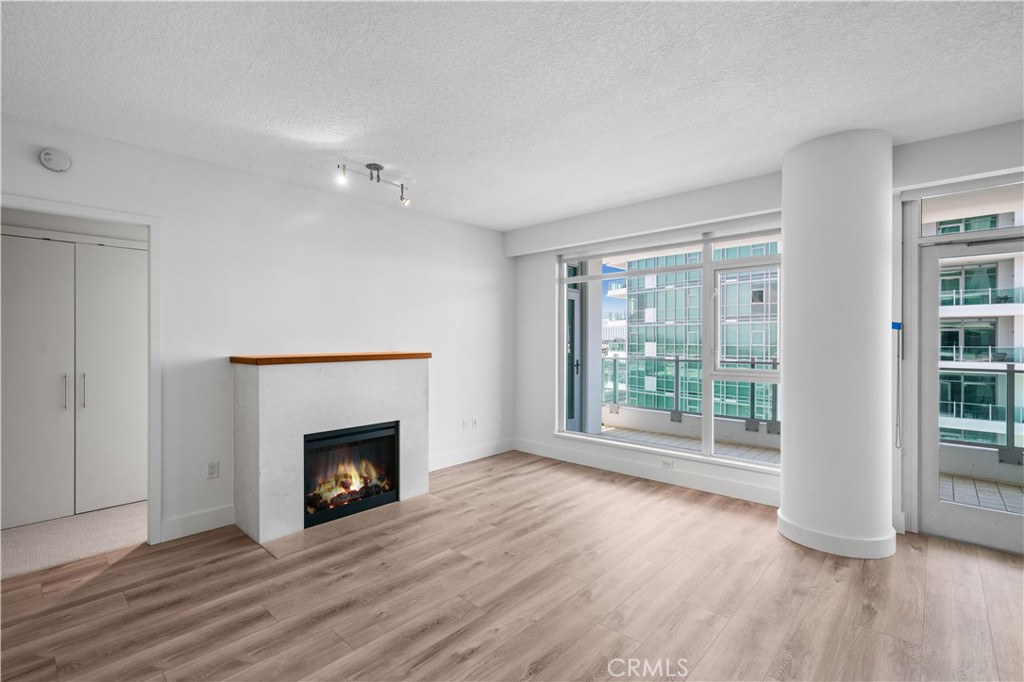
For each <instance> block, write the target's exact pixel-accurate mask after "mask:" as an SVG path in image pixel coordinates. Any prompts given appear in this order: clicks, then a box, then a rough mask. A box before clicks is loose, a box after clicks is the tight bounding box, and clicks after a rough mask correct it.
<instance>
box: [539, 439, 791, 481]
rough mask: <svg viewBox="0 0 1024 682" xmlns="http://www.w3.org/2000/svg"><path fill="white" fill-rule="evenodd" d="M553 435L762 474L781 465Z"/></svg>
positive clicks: (772, 470)
mask: <svg viewBox="0 0 1024 682" xmlns="http://www.w3.org/2000/svg"><path fill="white" fill-rule="evenodd" d="M554 435H555V437H556V438H565V439H567V440H573V441H577V442H583V443H594V444H596V445H604V446H607V447H615V448H619V449H622V450H633V451H634V452H644V453H647V454H650V455H658V456H659V457H672V458H673V459H679V460H684V461H690V462H700V463H701V464H712V465H716V466H722V467H727V468H730V469H740V470H742V471H754V472H757V473H762V474H773V475H775V476H779V475H780V474H781V471H782V469H781V467H776V466H768V465H764V464H758V463H756V462H747V461H743V460H738V459H730V458H727V457H708V456H706V455H701V454H697V453H693V454H691V453H687V452H683V451H681V450H676V449H674V448H660V447H657V446H656V445H643V444H640V443H629V442H626V441H622V440H618V439H615V438H606V437H604V436H599V435H595V434H592V433H575V432H571V431H555V432H554Z"/></svg>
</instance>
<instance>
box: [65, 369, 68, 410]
mask: <svg viewBox="0 0 1024 682" xmlns="http://www.w3.org/2000/svg"><path fill="white" fill-rule="evenodd" d="M64 411H65V412H67V411H68V375H67V372H65V373H64Z"/></svg>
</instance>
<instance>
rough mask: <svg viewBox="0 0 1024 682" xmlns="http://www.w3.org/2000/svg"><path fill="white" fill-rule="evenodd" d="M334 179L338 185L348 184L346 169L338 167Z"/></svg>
mask: <svg viewBox="0 0 1024 682" xmlns="http://www.w3.org/2000/svg"><path fill="white" fill-rule="evenodd" d="M334 179H335V180H336V181H337V182H338V184H339V185H347V184H348V168H346V167H345V165H344V164H342V165H340V166H338V174H337V175H335V176H334Z"/></svg>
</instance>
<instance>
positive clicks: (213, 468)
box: [206, 462, 220, 478]
mask: <svg viewBox="0 0 1024 682" xmlns="http://www.w3.org/2000/svg"><path fill="white" fill-rule="evenodd" d="M218 476H220V462H210V463H209V464H207V465H206V478H217V477H218Z"/></svg>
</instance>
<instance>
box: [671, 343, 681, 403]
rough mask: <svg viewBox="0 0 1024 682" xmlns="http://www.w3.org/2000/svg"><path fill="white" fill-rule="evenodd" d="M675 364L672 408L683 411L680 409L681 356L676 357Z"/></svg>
mask: <svg viewBox="0 0 1024 682" xmlns="http://www.w3.org/2000/svg"><path fill="white" fill-rule="evenodd" d="M675 365H676V367H675V379H674V380H673V381H672V384H673V387H674V389H675V390H674V391H673V392H672V395H673V398H672V409H673V410H677V411H681V410H680V409H679V356H678V355H677V356H676V359H675Z"/></svg>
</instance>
